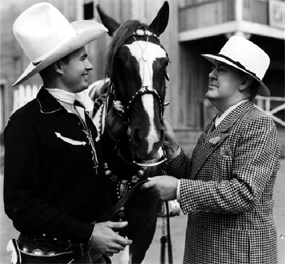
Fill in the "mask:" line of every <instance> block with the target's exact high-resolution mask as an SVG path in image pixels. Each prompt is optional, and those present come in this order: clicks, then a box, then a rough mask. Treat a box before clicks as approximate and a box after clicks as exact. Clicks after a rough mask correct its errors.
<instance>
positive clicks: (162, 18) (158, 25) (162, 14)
mask: <svg viewBox="0 0 285 264" xmlns="http://www.w3.org/2000/svg"><path fill="white" fill-rule="evenodd" d="M168 18H169V4H168V2H167V1H165V2H164V4H163V6H162V7H161V8H160V9H159V11H158V13H157V15H156V17H155V19H154V20H153V21H152V22H151V24H150V25H149V28H150V29H152V30H153V31H154V32H155V34H156V35H157V36H160V35H161V33H163V32H164V30H165V29H166V27H167V24H168Z"/></svg>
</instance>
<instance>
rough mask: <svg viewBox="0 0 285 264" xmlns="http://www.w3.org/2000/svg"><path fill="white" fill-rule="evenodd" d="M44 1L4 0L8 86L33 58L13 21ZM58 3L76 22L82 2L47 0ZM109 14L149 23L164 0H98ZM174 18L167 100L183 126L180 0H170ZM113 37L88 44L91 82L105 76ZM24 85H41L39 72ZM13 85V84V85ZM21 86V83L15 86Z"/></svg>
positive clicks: (166, 37) (168, 39)
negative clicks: (15, 32) (16, 34)
mask: <svg viewBox="0 0 285 264" xmlns="http://www.w3.org/2000/svg"><path fill="white" fill-rule="evenodd" d="M38 2H41V0H21V1H19V0H9V1H5V3H4V1H1V3H0V4H1V8H0V17H1V25H5V27H3V26H1V69H2V70H1V79H5V80H6V81H7V83H8V86H10V87H11V86H12V84H13V83H14V82H15V81H16V80H17V78H18V77H19V76H20V75H21V74H22V72H23V71H24V70H25V69H26V67H27V66H28V64H29V63H30V62H29V59H28V58H27V56H26V55H25V54H24V52H23V51H22V49H21V47H20V45H19V43H18V42H17V41H16V39H15V37H14V35H13V32H12V25H13V23H14V21H15V20H16V18H17V17H18V16H19V14H20V13H21V12H23V11H24V10H25V9H27V8H28V7H29V6H31V5H33V4H35V3H38ZM46 2H50V3H51V4H53V5H54V6H55V7H57V8H58V9H59V10H60V11H61V12H62V13H63V14H64V15H65V16H66V18H67V19H68V20H69V21H70V22H72V21H74V20H77V19H78V3H83V1H80V0H60V1H59V0H46ZM94 2H95V3H99V4H100V5H101V7H102V8H103V9H104V10H105V12H106V13H107V14H109V15H110V16H112V17H113V18H115V19H116V20H117V21H118V22H123V21H125V20H127V19H137V20H141V21H142V22H144V23H146V24H149V23H151V22H152V20H153V19H154V17H155V16H156V14H157V12H158V10H159V9H160V7H161V6H162V4H163V2H164V0H155V1H153V0H97V1H94ZM168 2H169V4H170V19H169V24H168V27H167V28H166V30H165V32H164V33H163V34H162V35H161V43H162V44H163V46H164V47H165V49H166V50H167V51H168V53H169V57H170V60H171V63H170V65H169V70H168V71H169V75H170V82H169V85H168V87H169V88H168V92H167V100H168V101H170V102H171V111H170V107H169V108H168V109H167V110H166V115H167V116H169V118H170V119H172V120H173V122H174V123H175V124H174V125H175V126H179V124H178V122H177V121H176V120H177V118H176V117H177V114H178V111H179V106H178V104H177V103H176V102H177V101H179V100H180V95H179V94H178V93H177V89H178V87H179V86H180V83H179V61H178V60H179V52H178V41H177V39H178V36H177V34H178V24H177V21H178V20H177V14H178V11H177V8H178V7H177V1H176V0H169V1H168ZM95 19H96V20H98V21H100V20H99V18H98V13H96V11H95ZM110 40H111V38H110V37H109V36H108V35H107V34H106V35H104V36H103V37H101V38H99V39H98V40H96V41H95V42H93V43H91V44H88V45H87V50H88V53H89V58H90V60H91V63H92V64H93V66H94V70H93V71H92V72H91V74H90V82H93V81H96V80H98V79H102V78H103V77H104V67H105V62H106V52H107V48H108V44H109V43H110ZM23 84H24V85H33V84H36V85H40V84H41V78H40V77H39V75H38V74H37V75H35V76H33V77H32V78H30V79H29V80H27V81H25V82H24V83H23ZM11 89H12V88H11ZM15 89H17V87H16V88H15ZM9 98H10V99H9V100H10V101H11V102H10V103H9V108H10V109H9V110H10V111H11V110H12V93H10V97H9Z"/></svg>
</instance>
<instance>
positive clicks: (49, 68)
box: [39, 54, 70, 80]
mask: <svg viewBox="0 0 285 264" xmlns="http://www.w3.org/2000/svg"><path fill="white" fill-rule="evenodd" d="M59 60H62V61H63V62H64V63H65V64H68V63H69V60H70V58H69V54H68V55H66V56H64V57H63V58H61V59H59ZM54 63H56V62H54ZM52 70H53V69H52V64H51V65H49V66H47V67H46V68H44V69H43V70H41V71H40V72H39V74H40V76H41V77H42V79H43V80H46V79H47V78H49V77H50V74H51V71H52Z"/></svg>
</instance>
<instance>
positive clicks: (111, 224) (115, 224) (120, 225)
mask: <svg viewBox="0 0 285 264" xmlns="http://www.w3.org/2000/svg"><path fill="white" fill-rule="evenodd" d="M127 225H128V222H127V221H123V222H111V221H108V222H107V226H108V227H110V228H112V229H121V228H124V227H126V226H127Z"/></svg>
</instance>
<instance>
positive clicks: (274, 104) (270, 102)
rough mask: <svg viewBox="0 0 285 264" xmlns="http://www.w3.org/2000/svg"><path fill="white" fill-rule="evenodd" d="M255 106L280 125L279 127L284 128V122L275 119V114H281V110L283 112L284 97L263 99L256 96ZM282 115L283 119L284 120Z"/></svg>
mask: <svg viewBox="0 0 285 264" xmlns="http://www.w3.org/2000/svg"><path fill="white" fill-rule="evenodd" d="M255 105H256V107H257V108H259V109H260V110H261V111H263V112H265V113H266V114H267V115H269V116H270V117H272V119H273V120H274V121H275V122H276V123H278V124H280V125H281V126H283V127H285V121H284V120H282V119H281V118H279V117H277V116H276V114H277V113H279V112H281V111H282V110H283V111H285V98H284V97H274V96H271V97H263V96H257V97H256V98H255ZM284 116H285V115H284V113H283V119H284Z"/></svg>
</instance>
